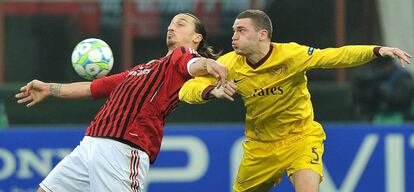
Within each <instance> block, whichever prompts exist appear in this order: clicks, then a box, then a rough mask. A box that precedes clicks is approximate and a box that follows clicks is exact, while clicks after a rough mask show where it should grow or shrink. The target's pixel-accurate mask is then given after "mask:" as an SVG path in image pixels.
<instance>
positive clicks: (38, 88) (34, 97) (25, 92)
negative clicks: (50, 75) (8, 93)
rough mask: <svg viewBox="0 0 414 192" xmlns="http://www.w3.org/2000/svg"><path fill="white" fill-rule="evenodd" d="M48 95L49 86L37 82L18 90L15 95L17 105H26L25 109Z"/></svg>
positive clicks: (34, 81)
mask: <svg viewBox="0 0 414 192" xmlns="http://www.w3.org/2000/svg"><path fill="white" fill-rule="evenodd" d="M49 95H50V91H49V85H48V84H47V83H44V82H42V81H39V80H33V81H30V82H29V83H27V85H25V86H23V87H21V88H20V92H19V93H17V94H16V95H15V97H16V98H17V99H18V100H17V103H19V104H23V103H28V104H26V107H31V106H33V105H35V104H37V103H39V102H41V101H42V100H44V99H45V98H47V97H48V96H49Z"/></svg>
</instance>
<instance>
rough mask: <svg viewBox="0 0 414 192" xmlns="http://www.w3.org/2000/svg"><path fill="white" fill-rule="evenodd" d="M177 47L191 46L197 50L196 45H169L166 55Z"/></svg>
mask: <svg viewBox="0 0 414 192" xmlns="http://www.w3.org/2000/svg"><path fill="white" fill-rule="evenodd" d="M177 47H185V48H191V49H193V50H197V46H196V47H194V46H189V45H171V46H168V52H167V54H166V55H169V54H171V53H172V52H173V51H174V49H175V48H177Z"/></svg>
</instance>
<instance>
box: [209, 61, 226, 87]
mask: <svg viewBox="0 0 414 192" xmlns="http://www.w3.org/2000/svg"><path fill="white" fill-rule="evenodd" d="M207 62H208V63H207V65H206V69H207V72H208V73H209V74H210V75H212V76H213V77H215V78H217V79H218V80H219V85H224V84H225V83H226V78H227V67H226V66H224V65H223V64H221V63H218V62H216V61H214V60H212V59H208V60H207Z"/></svg>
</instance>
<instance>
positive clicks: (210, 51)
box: [184, 13, 221, 59]
mask: <svg viewBox="0 0 414 192" xmlns="http://www.w3.org/2000/svg"><path fill="white" fill-rule="evenodd" d="M184 14H185V15H188V16H190V17H192V18H194V25H195V32H196V33H198V34H200V35H201V36H202V37H203V40H201V42H200V44H199V45H198V47H197V52H198V53H199V54H200V55H201V56H203V57H206V58H210V59H217V58H219V57H220V55H221V51H220V52H218V53H214V47H213V46H211V45H208V44H207V31H206V29H205V28H204V25H203V23H201V21H200V19H198V18H197V17H196V16H194V15H193V14H191V13H184Z"/></svg>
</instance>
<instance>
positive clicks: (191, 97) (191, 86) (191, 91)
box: [178, 78, 210, 104]
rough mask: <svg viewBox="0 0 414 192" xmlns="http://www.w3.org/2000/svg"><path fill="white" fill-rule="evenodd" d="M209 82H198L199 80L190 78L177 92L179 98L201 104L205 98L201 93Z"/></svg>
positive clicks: (190, 102)
mask: <svg viewBox="0 0 414 192" xmlns="http://www.w3.org/2000/svg"><path fill="white" fill-rule="evenodd" d="M209 85H210V84H208V83H204V82H200V80H198V79H197V78H196V79H192V80H190V81H187V82H186V83H185V84H184V85H183V87H181V89H180V92H179V94H178V95H179V99H180V100H181V101H184V102H186V103H189V104H203V103H206V102H207V100H205V99H203V98H202V93H203V91H204V89H205V88H206V87H208V86H209Z"/></svg>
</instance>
